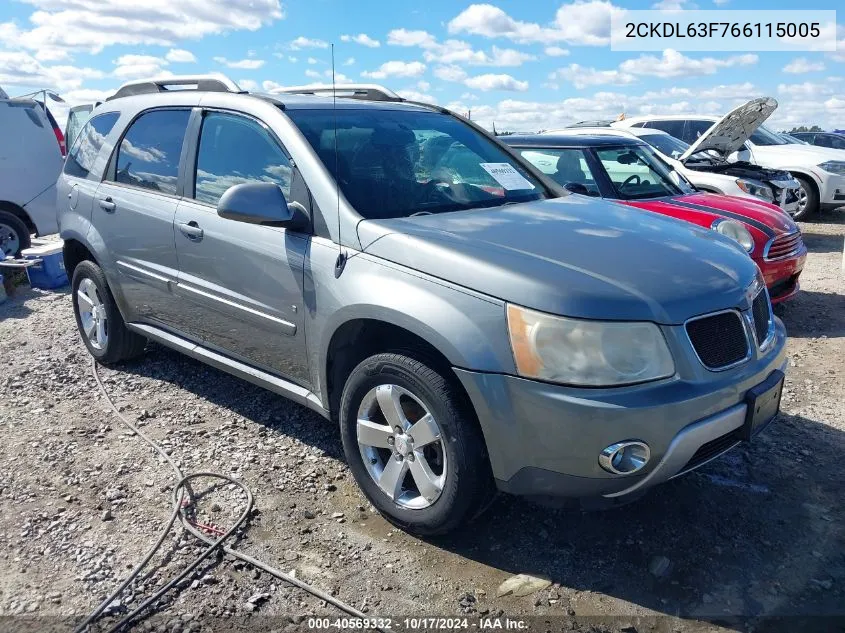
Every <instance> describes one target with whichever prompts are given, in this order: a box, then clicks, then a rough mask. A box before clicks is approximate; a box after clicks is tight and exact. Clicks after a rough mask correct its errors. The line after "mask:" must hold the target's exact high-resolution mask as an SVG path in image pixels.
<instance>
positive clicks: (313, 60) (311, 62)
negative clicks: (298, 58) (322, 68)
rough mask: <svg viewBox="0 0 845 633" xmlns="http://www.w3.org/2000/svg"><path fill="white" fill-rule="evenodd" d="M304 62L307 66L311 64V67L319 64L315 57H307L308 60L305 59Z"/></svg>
mask: <svg viewBox="0 0 845 633" xmlns="http://www.w3.org/2000/svg"><path fill="white" fill-rule="evenodd" d="M305 61H307V62H308V63H309V64H312V65H313V64H318V63H319V62H320V60H319V59H317V58H316V57H309V58H308V59H306V60H305Z"/></svg>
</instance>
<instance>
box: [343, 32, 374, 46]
mask: <svg viewBox="0 0 845 633" xmlns="http://www.w3.org/2000/svg"><path fill="white" fill-rule="evenodd" d="M340 41H341V42H355V43H356V44H360V45H361V46H366V47H368V48H378V47H379V46H381V42H379V41H378V40H374V39H373V38H371V37H370V36H369V35H367V34H366V33H358V35H341V36H340Z"/></svg>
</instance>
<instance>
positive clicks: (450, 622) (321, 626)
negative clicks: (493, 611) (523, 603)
mask: <svg viewBox="0 0 845 633" xmlns="http://www.w3.org/2000/svg"><path fill="white" fill-rule="evenodd" d="M307 625H308V628H309V629H312V630H349V629H361V630H373V629H375V630H381V631H390V630H396V631H432V630H438V631H451V630H476V631H524V630H528V628H529V625H528V622H526V621H525V620H521V619H518V618H506V617H482V618H478V619H470V618H461V617H450V618H436V617H420V618H401V619H399V618H396V619H394V618H378V617H373V618H354V617H353V618H308V621H307Z"/></svg>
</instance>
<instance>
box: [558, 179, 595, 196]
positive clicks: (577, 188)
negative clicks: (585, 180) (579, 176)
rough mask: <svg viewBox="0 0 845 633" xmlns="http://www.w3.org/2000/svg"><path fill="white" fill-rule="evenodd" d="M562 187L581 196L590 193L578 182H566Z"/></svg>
mask: <svg viewBox="0 0 845 633" xmlns="http://www.w3.org/2000/svg"><path fill="white" fill-rule="evenodd" d="M563 188H564V189H566V190H567V191H569V192H571V193H577V194H580V195H582V196H587V195H589V193H590V192H589V191H587V188H586V187H585V186H584V185H582V184H581V183H580V182H568V183H566V184H565V185H564V186H563Z"/></svg>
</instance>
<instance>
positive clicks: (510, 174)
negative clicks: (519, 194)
mask: <svg viewBox="0 0 845 633" xmlns="http://www.w3.org/2000/svg"><path fill="white" fill-rule="evenodd" d="M479 164H480V165H481V168H482V169H483V170H484V171H486V172H487V173H488V174H490V175H491V176H493V178H495V179H496V182H498V183H499V184H500V185H502V187H504V188H505V189H507V190H508V191H512V190H514V189H533V188H534V185H532V184H531V183H530V182H529V181H528V180H527V179H526V178H525V177H524V176H523V175H522V174H520V173H519V172H518V171H517V170H516V169H514V168H513V165H511V164H509V163H479Z"/></svg>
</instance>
